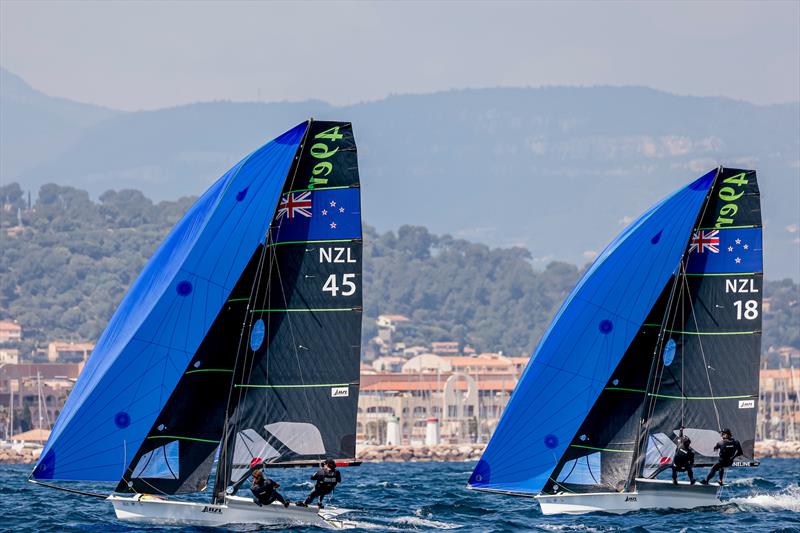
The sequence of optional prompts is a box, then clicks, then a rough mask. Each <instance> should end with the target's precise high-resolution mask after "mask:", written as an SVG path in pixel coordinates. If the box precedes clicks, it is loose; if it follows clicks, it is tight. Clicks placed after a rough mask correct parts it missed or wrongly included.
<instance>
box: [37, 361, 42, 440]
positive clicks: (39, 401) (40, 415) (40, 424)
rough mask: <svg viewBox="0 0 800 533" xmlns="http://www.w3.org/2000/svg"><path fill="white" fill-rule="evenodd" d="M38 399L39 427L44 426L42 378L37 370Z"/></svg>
mask: <svg viewBox="0 0 800 533" xmlns="http://www.w3.org/2000/svg"><path fill="white" fill-rule="evenodd" d="M36 400H37V401H38V404H39V429H43V428H42V420H43V417H42V378H41V374H40V373H39V371H38V370H37V371H36Z"/></svg>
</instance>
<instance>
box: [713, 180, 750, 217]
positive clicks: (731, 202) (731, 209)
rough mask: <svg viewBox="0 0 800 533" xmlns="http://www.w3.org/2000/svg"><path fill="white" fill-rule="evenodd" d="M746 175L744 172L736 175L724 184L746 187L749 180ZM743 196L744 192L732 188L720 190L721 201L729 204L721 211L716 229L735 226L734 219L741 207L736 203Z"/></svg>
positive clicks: (726, 187)
mask: <svg viewBox="0 0 800 533" xmlns="http://www.w3.org/2000/svg"><path fill="white" fill-rule="evenodd" d="M746 175H747V174H746V173H745V172H742V173H741V174H736V175H735V176H731V177H729V178H725V179H724V180H723V182H722V183H728V184H730V185H737V186H738V187H744V186H745V185H747V183H748V181H747V179H745V176H746ZM743 194H744V191H742V190H738V189H734V188H733V187H730V186H723V187H721V188H720V190H719V194H718V196H719V199H720V200H722V201H723V202H728V203H726V204H725V205H723V206H722V207H721V208H720V209H719V216H718V217H717V223H716V224H714V227H715V228H717V229H720V228H724V227H725V226H730V225H732V224H733V217H734V216H735V215H736V213H738V212H739V205H738V204H737V203H736V201H737V200H738V199H739V198H741V197H742V195H743Z"/></svg>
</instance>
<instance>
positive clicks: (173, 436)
mask: <svg viewBox="0 0 800 533" xmlns="http://www.w3.org/2000/svg"><path fill="white" fill-rule="evenodd" d="M147 438H148V439H172V440H190V441H192V442H207V443H209V444H219V439H217V440H211V439H198V438H196V437H180V436H178V435H151V436H149V437H147Z"/></svg>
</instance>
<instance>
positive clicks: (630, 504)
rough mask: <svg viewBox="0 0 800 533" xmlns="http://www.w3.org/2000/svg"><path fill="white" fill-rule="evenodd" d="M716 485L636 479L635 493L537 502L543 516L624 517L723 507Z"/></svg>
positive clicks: (542, 497) (561, 496)
mask: <svg viewBox="0 0 800 533" xmlns="http://www.w3.org/2000/svg"><path fill="white" fill-rule="evenodd" d="M718 492H719V487H718V486H717V485H700V484H697V485H690V484H689V482H687V481H681V482H679V484H678V485H674V484H673V483H672V481H665V480H655V479H637V480H636V490H635V491H633V492H593V493H587V494H579V493H569V494H566V493H561V494H553V495H550V494H546V495H545V494H540V495H539V496H536V500H537V501H538V502H539V505H540V506H541V508H542V514H546V515H553V514H584V513H596V512H602V513H614V514H624V513H629V512H631V511H640V510H643V509H694V508H696V507H710V506H714V505H722V502H721V501H720V499H719V497H718Z"/></svg>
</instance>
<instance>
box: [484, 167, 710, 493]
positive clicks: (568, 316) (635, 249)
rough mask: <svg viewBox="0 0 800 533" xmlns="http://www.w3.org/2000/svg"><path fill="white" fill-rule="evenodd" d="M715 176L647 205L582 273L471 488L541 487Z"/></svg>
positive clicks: (652, 297)
mask: <svg viewBox="0 0 800 533" xmlns="http://www.w3.org/2000/svg"><path fill="white" fill-rule="evenodd" d="M716 172H717V171H716V170H715V171H712V172H709V173H708V174H706V175H705V176H703V177H701V178H699V179H697V180H696V181H694V182H693V183H692V184H690V185H688V186H687V187H685V188H683V189H681V190H679V191H678V192H676V193H675V194H673V195H672V196H670V197H668V198H666V199H665V200H663V201H661V202H660V203H659V204H657V205H655V206H653V207H652V208H650V209H649V210H648V211H647V212H646V213H644V214H643V215H642V216H641V217H639V218H638V219H637V220H636V221H635V222H633V223H632V224H631V225H630V226H628V228H626V229H625V231H623V232H622V233H621V234H620V235H619V236H618V237H617V238H616V239H614V241H612V242H611V244H609V245H608V247H607V248H606V249H605V250H604V251H603V253H602V254H601V255H600V256H599V257H598V258H597V260H595V262H594V263H593V264H592V266H591V267H590V268H589V270H588V271H587V272H586V274H584V276H583V278H581V280H580V281H579V282H578V284H577V285H576V287H575V288H574V289H573V290H572V293H571V294H570V295H569V297H567V299H566V300H565V301H564V304H563V305H562V306H561V309H560V310H559V312H558V313H557V314H556V316H555V318H554V319H553V321H552V323H551V324H550V327H549V328H548V330H547V331H546V332H545V334H544V336H543V337H542V340H541V342H540V343H539V346H538V347H537V348H536V351H535V352H534V354H533V356H532V357H531V361H530V362H529V363H528V366H527V367H526V368H525V371H524V372H523V374H522V376H521V378H520V381H519V384H518V385H517V387H516V389H515V391H514V394H513V395H512V397H511V399H510V401H509V403H508V406H507V407H506V410H505V411H504V412H503V416H502V418H501V420H500V422H499V424H498V426H497V429H496V430H495V432H494V435H493V436H492V439H491V441H490V442H489V445H488V446H487V448H486V451H485V452H484V454H483V457H482V458H481V460H480V461H479V462H478V464H477V466H476V467H475V471H474V472H473V473H472V476H471V477H470V480H469V486H470V487H471V488H475V489H485V490H496V491H502V492H511V493H520V494H536V493H538V492H539V491H540V490H541V489H542V488H543V487H544V485H545V483H547V480H548V478H549V477H550V475H551V473H552V471H553V469H554V468H555V467H556V466H557V465H558V462H559V461H560V459H561V457H562V455H563V454H564V452H565V451H566V449H567V447H568V446H569V445H570V443H571V441H572V439H573V438H574V436H575V433H576V432H577V430H578V428H579V427H580V425H581V423H582V422H583V421H584V419H585V418H586V416H587V414H588V413H589V411H590V410H591V408H592V406H593V405H594V403H595V401H596V400H597V397H598V396H599V395H600V393H601V392H602V390H603V388H604V387H605V386H606V383H607V381H608V379H609V378H610V376H611V373H612V372H613V371H614V369H615V368H616V366H617V364H618V363H619V361H620V359H621V358H622V356H623V355H624V354H625V351H626V350H627V348H628V346H629V345H630V343H631V341H632V340H633V338H634V336H635V335H636V333H637V332H638V331H639V328H640V327H641V326H642V323H643V322H644V320H645V318H646V317H647V314H648V313H649V312H650V309H651V308H652V307H653V305H654V304H655V302H656V300H657V298H658V296H659V295H660V294H661V292H662V290H663V289H664V287H665V286H666V284H667V282H668V281H669V279H670V277H671V276H672V275H673V273H675V272H676V270H677V268H678V266H679V264H680V261H681V258H682V256H683V254H684V251H685V250H686V246H687V243H688V241H689V238H690V237H691V234H692V229H693V226H694V224H695V223H696V222H697V220H698V215H699V214H700V210H701V208H702V206H703V204H704V202H705V199H706V196H707V194H708V191H709V189H710V187H711V185H712V183H713V182H714V177H715V175H716ZM649 355H651V354H643V356H649Z"/></svg>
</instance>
